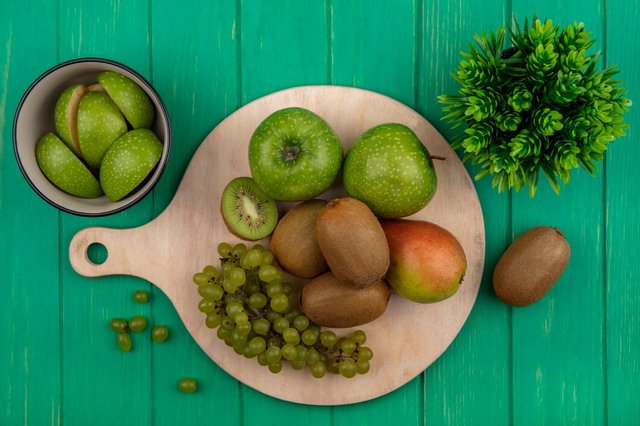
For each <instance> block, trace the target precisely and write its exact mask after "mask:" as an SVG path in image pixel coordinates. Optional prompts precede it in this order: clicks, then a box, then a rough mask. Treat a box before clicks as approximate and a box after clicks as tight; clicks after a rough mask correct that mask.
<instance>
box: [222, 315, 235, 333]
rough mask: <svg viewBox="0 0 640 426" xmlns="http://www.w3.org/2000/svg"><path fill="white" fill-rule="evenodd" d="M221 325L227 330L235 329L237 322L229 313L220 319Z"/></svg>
mask: <svg viewBox="0 0 640 426" xmlns="http://www.w3.org/2000/svg"><path fill="white" fill-rule="evenodd" d="M220 327H222V328H224V329H227V330H233V329H234V328H235V327H236V323H235V322H234V321H233V319H232V318H231V317H229V316H228V315H223V316H222V321H220Z"/></svg>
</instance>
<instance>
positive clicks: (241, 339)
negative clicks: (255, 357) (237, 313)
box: [231, 329, 247, 349]
mask: <svg viewBox="0 0 640 426" xmlns="http://www.w3.org/2000/svg"><path fill="white" fill-rule="evenodd" d="M231 341H232V342H233V346H236V345H238V346H242V347H243V349H244V345H246V344H247V334H243V333H240V332H239V331H238V329H235V330H234V331H233V332H232V333H231Z"/></svg>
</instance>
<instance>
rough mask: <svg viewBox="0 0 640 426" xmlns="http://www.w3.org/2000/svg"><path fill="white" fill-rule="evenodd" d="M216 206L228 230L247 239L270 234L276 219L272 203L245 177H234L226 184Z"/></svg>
mask: <svg viewBox="0 0 640 426" xmlns="http://www.w3.org/2000/svg"><path fill="white" fill-rule="evenodd" d="M220 209H221V211H222V217H223V219H224V222H225V223H226V224H227V227H228V228H229V230H230V231H231V232H233V233H234V234H235V235H237V236H238V237H240V238H244V239H247V240H251V241H254V240H259V239H262V238H264V237H266V236H267V235H269V234H271V233H272V232H273V230H274V229H275V227H276V224H277V222H278V209H277V208H276V202H275V201H274V199H273V198H271V197H269V196H268V195H267V194H265V193H264V192H263V191H262V190H261V189H260V187H258V185H257V184H256V182H255V181H254V180H253V179H252V178H249V177H238V178H235V179H233V180H232V181H231V182H229V183H228V184H227V186H226V187H225V188H224V191H223V192H222V201H221V203H220Z"/></svg>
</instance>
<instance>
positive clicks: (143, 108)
mask: <svg viewBox="0 0 640 426" xmlns="http://www.w3.org/2000/svg"><path fill="white" fill-rule="evenodd" d="M98 82H99V83H100V85H101V86H102V87H103V88H104V89H105V90H106V91H107V93H108V94H109V96H111V99H113V101H114V102H115V103H116V105H118V108H120V111H122V114H124V117H125V118H126V119H127V121H128V122H129V124H131V127H133V128H134V129H140V128H146V129H148V128H150V127H151V125H152V124H153V119H154V117H155V111H154V109H153V104H152V103H151V100H150V99H149V97H148V96H147V94H146V93H145V92H144V90H142V89H141V88H140V86H138V85H137V84H136V83H135V82H134V81H133V80H131V79H130V78H128V77H126V76H124V75H122V74H120V73H117V72H114V71H104V72H102V73H100V74H99V75H98Z"/></svg>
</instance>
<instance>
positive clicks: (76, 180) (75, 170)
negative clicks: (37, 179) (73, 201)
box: [36, 133, 102, 198]
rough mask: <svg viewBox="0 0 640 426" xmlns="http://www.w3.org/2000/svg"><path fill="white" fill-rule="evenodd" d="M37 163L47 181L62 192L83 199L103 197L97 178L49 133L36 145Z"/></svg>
mask: <svg viewBox="0 0 640 426" xmlns="http://www.w3.org/2000/svg"><path fill="white" fill-rule="evenodd" d="M36 161H37V162H38V166H39V167H40V170H42V173H44V175H45V176H46V177H47V179H49V180H50V181H51V183H53V184H54V185H55V186H57V187H58V188H60V189H61V190H63V191H65V192H67V193H69V194H71V195H75V196H77V197H82V198H94V197H99V196H100V195H102V189H101V188H100V184H99V183H98V180H97V179H96V178H95V176H93V174H92V173H91V172H90V171H89V169H88V168H87V167H86V166H85V165H84V163H83V162H82V161H80V159H79V158H78V157H76V155H75V154H74V153H73V152H72V151H71V149H70V148H69V147H68V146H67V145H66V144H65V143H64V142H63V141H62V140H60V139H59V138H58V137H57V136H56V135H54V134H53V133H47V134H46V135H44V136H43V137H42V138H40V140H39V141H38V143H37V144H36Z"/></svg>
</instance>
